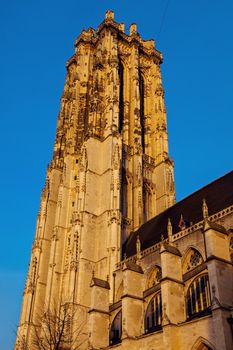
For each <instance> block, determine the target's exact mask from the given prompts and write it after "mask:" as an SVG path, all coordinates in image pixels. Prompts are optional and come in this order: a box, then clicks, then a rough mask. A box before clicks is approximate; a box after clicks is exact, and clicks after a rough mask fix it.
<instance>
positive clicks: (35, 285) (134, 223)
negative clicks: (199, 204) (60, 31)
mask: <svg viewBox="0 0 233 350" xmlns="http://www.w3.org/2000/svg"><path fill="white" fill-rule="evenodd" d="M75 48H76V49H75V54H74V55H73V56H72V57H71V58H70V59H69V61H68V62H67V76H66V81H65V86H64V93H63V95H62V97H61V110H60V113H59V116H58V123H57V131H56V139H55V144H54V153H53V159H52V161H51V163H50V165H49V167H48V169H47V175H46V183H45V187H44V189H43V192H42V196H41V205H40V211H39V215H38V220H37V227H36V234H35V240H34V243H33V247H32V255H31V261H30V266H29V272H28V276H27V281H26V286H25V291H24V296H23V306H22V312H21V318H20V324H19V329H18V337H17V342H16V347H15V348H16V349H21V348H22V347H21V346H22V339H24V341H25V342H27V344H29V349H33V345H32V344H31V343H30V342H31V333H32V327H33V326H34V327H35V326H36V327H37V331H38V332H39V330H40V327H41V324H43V315H44V312H45V311H46V310H47V309H48V308H49V307H51V305H52V304H56V305H59V303H60V304H61V303H64V302H65V301H67V302H69V303H70V304H71V305H75V307H76V308H77V309H78V312H79V319H84V320H85V319H88V311H89V310H90V308H91V303H92V299H91V287H90V283H91V280H92V276H93V273H94V275H95V278H96V280H104V281H106V283H107V284H108V285H109V288H110V292H109V300H108V302H109V303H111V302H112V292H111V289H112V288H113V277H112V276H113V271H114V270H115V268H116V263H118V262H119V261H120V260H121V247H122V244H123V243H124V241H125V240H126V238H127V237H128V235H129V234H130V233H131V232H132V231H135V230H136V229H138V228H139V226H140V225H142V224H143V223H144V222H145V221H147V220H149V219H150V218H152V217H153V216H155V215H156V214H158V213H160V212H162V211H163V210H165V209H166V208H168V207H169V206H171V205H173V204H174V201H175V192H174V182H173V163H172V161H171V160H170V159H169V156H168V140H167V127H166V110H165V105H164V91H163V87H162V81H161V73H160V64H161V63H162V55H161V53H160V52H159V51H157V50H156V49H155V47H154V41H153V40H143V39H142V38H141V37H140V35H139V34H138V33H137V28H136V25H135V24H132V25H131V26H130V34H129V35H127V34H126V33H125V32H124V24H122V23H120V24H119V23H116V22H115V21H114V14H113V12H111V11H107V13H106V17H105V20H104V21H103V22H102V23H101V24H100V25H99V27H98V28H97V30H94V29H92V28H89V29H88V30H83V31H82V33H81V34H80V35H79V37H78V38H77V40H76V42H75ZM84 334H85V332H84ZM20 344H21V345H20ZM87 344H88V342H87V341H86V342H85V340H84V342H83V346H84V348H85V347H86V348H87V346H88V345H87Z"/></svg>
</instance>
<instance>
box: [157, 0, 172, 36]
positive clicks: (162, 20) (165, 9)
mask: <svg viewBox="0 0 233 350" xmlns="http://www.w3.org/2000/svg"><path fill="white" fill-rule="evenodd" d="M170 1H171V0H167V2H166V6H165V8H164V11H163V17H162V19H161V24H160V28H159V32H158V36H157V40H158V38H159V37H160V34H161V32H162V29H163V25H164V22H165V19H166V14H167V10H168V7H169V4H170Z"/></svg>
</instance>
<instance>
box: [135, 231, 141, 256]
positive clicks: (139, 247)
mask: <svg viewBox="0 0 233 350" xmlns="http://www.w3.org/2000/svg"><path fill="white" fill-rule="evenodd" d="M136 251H137V258H138V259H139V258H140V253H141V242H140V239H139V235H137V242H136Z"/></svg>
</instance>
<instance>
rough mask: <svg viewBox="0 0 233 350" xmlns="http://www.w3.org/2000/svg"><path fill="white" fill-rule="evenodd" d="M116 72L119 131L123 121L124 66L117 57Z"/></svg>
mask: <svg viewBox="0 0 233 350" xmlns="http://www.w3.org/2000/svg"><path fill="white" fill-rule="evenodd" d="M118 74H119V132H121V131H122V129H123V121H124V66H123V64H122V62H121V60H120V59H119V66H118Z"/></svg>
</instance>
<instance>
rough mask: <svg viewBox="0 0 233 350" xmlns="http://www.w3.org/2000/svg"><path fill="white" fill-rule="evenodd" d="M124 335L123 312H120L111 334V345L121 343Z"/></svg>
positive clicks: (114, 321) (113, 323)
mask: <svg viewBox="0 0 233 350" xmlns="http://www.w3.org/2000/svg"><path fill="white" fill-rule="evenodd" d="M121 334H122V311H119V312H118V314H117V315H116V316H115V318H114V320H113V322H112V325H111V328H110V334H109V343H110V345H113V344H117V343H120V342H121Z"/></svg>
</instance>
